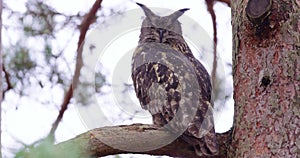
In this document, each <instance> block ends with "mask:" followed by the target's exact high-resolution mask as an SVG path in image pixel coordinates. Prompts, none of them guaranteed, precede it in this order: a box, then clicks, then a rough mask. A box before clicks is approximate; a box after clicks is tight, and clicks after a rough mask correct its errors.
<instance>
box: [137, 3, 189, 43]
mask: <svg viewBox="0 0 300 158" xmlns="http://www.w3.org/2000/svg"><path fill="white" fill-rule="evenodd" d="M137 5H139V6H140V7H141V8H142V9H143V11H144V13H145V15H146V18H145V19H144V21H143V24H142V34H143V29H146V30H148V31H147V32H148V33H151V34H152V35H157V37H159V41H160V42H162V40H163V38H165V36H166V35H170V34H174V35H175V34H177V35H182V31H181V25H180V22H179V21H178V18H179V17H180V16H181V15H182V14H183V13H184V12H185V11H187V10H189V9H187V8H185V9H180V10H178V11H176V12H174V13H172V14H171V15H168V16H163V17H161V16H158V15H156V14H154V13H153V12H152V11H151V10H150V9H149V8H148V7H146V6H145V5H143V4H140V3H137ZM149 29H150V30H149Z"/></svg>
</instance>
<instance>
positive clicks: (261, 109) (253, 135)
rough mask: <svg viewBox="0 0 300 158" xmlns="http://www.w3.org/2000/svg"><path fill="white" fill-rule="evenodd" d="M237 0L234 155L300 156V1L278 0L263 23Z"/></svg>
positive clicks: (234, 19) (244, 2)
mask: <svg viewBox="0 0 300 158" xmlns="http://www.w3.org/2000/svg"><path fill="white" fill-rule="evenodd" d="M247 2H248V1H247V0H233V1H231V7H232V25H233V75H234V100H235V116H234V131H233V140H232V144H231V147H230V154H229V157H297V155H300V149H299V148H300V116H299V115H300V98H299V92H300V20H299V18H300V2H299V0H273V4H272V8H271V13H270V15H269V16H268V17H267V18H266V19H265V21H264V22H263V23H262V24H261V25H254V24H252V23H251V22H250V21H249V19H248V18H247V16H246V13H245V8H246V6H247Z"/></svg>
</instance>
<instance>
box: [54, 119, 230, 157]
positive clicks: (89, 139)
mask: <svg viewBox="0 0 300 158" xmlns="http://www.w3.org/2000/svg"><path fill="white" fill-rule="evenodd" d="M168 137H170V134H168V133H167V132H166V131H162V130H158V129H157V128H156V127H154V126H153V125H144V124H133V125H122V126H113V127H102V128H97V129H93V130H91V131H88V132H86V133H83V134H81V135H78V136H77V137H75V138H73V139H70V140H68V141H65V142H62V143H59V144H57V145H55V147H54V151H53V152H55V153H60V156H64V157H69V156H70V155H69V154H71V155H72V156H73V157H74V155H75V157H87V156H88V157H102V156H107V155H115V154H129V153H131V154H148V155H168V156H172V157H188V158H189V157H190V158H192V157H193V158H194V157H197V156H196V155H195V151H194V148H193V146H191V145H189V144H187V143H186V142H184V141H183V140H181V139H176V140H175V141H173V142H172V143H170V144H168V145H166V146H164V147H161V148H158V149H155V150H152V151H143V152H132V151H122V150H119V149H116V148H113V147H111V146H108V145H106V144H105V143H103V142H102V141H101V140H109V142H111V143H113V144H115V145H114V146H116V145H117V146H126V147H127V148H130V149H139V148H141V147H142V146H143V145H148V144H157V142H161V140H166V138H168ZM229 138H230V131H228V132H226V133H222V134H217V141H218V144H219V147H220V154H219V155H217V156H214V158H222V157H226V154H227V152H226V149H227V145H228V143H229V142H228V140H229Z"/></svg>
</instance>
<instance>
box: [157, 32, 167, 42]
mask: <svg viewBox="0 0 300 158" xmlns="http://www.w3.org/2000/svg"><path fill="white" fill-rule="evenodd" d="M165 32H166V30H164V29H158V33H159V43H162V39H163V37H164V33H165Z"/></svg>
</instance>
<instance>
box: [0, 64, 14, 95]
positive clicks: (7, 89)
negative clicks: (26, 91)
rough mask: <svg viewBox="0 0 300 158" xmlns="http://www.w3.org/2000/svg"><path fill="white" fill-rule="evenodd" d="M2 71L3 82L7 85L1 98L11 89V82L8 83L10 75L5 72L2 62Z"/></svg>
mask: <svg viewBox="0 0 300 158" xmlns="http://www.w3.org/2000/svg"><path fill="white" fill-rule="evenodd" d="M2 71H3V72H4V76H5V82H6V84H7V87H6V89H5V90H4V91H3V93H2V97H3V98H4V96H5V93H6V92H7V91H9V90H10V89H12V88H13V86H12V84H11V82H10V74H9V73H8V71H7V70H6V67H5V65H4V63H3V62H2Z"/></svg>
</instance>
